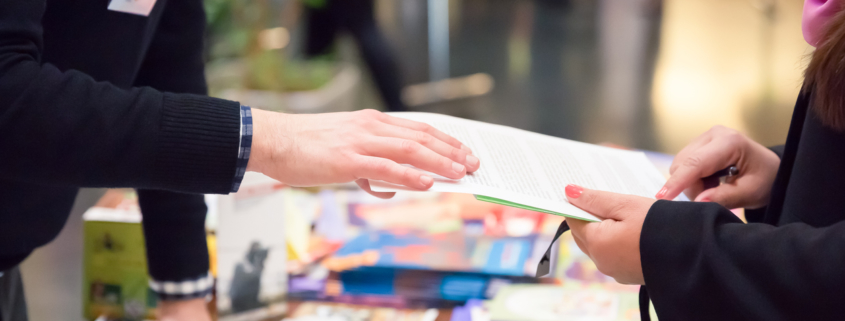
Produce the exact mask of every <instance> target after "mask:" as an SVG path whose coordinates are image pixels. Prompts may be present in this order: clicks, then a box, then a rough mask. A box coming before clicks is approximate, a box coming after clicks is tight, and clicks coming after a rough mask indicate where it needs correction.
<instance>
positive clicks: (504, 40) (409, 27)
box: [23, 0, 812, 321]
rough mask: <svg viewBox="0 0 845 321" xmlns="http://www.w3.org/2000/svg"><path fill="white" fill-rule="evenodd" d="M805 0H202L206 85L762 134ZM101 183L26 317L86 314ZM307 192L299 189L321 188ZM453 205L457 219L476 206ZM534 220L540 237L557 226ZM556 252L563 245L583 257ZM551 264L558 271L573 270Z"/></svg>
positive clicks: (768, 129) (787, 96)
mask: <svg viewBox="0 0 845 321" xmlns="http://www.w3.org/2000/svg"><path fill="white" fill-rule="evenodd" d="M802 3H803V1H801V0H534V1H531V0H373V1H368V0H338V1H332V0H251V1H243V0H205V4H206V9H207V14H208V21H209V31H208V39H207V58H208V68H207V77H208V81H209V85H210V88H211V94H212V95H213V96H218V97H223V98H228V99H235V100H239V101H241V102H243V103H245V104H248V105H251V106H253V107H256V108H263V109H270V110H278V111H284V112H292V113H314V112H330V111H347V110H357V109H364V108H375V109H380V110H385V111H389V110H392V111H406V110H409V111H422V112H435V113H442V114H448V115H453V116H458V117H463V118H469V119H476V120H480V121H485V122H491V123H496V124H503V125H508V126H513V127H517V128H521V129H525V130H530V131H535V132H540V133H544V134H548V135H553V136H557V137H562V138H567V139H573V140H579V141H585V142H590V143H613V144H617V145H621V146H627V147H631V148H638V149H646V150H653V151H658V152H663V153H668V154H674V153H676V152H678V151H679V150H680V149H681V148H682V147H683V146H684V145H685V144H686V143H687V142H688V141H689V140H691V139H692V138H694V137H695V136H697V135H699V134H701V133H703V132H704V131H706V130H707V129H708V128H710V127H712V126H714V125H724V126H728V127H732V128H736V129H738V130H740V131H742V132H745V133H747V134H748V135H750V136H751V137H752V138H754V139H756V140H758V141H760V142H762V143H764V144H766V145H774V144H780V143H782V142H783V141H784V139H785V137H786V130H787V127H788V123H789V119H790V117H791V113H792V107H793V103H794V101H795V98H796V96H797V93H798V91H799V89H800V86H801V82H802V72H803V68H804V67H805V65H806V63H807V61H808V59H807V55H808V54H810V53H811V52H812V48H811V47H809V46H808V45H807V44H806V43H805V42H804V41H803V38H802V36H801V26H800V19H801V8H802ZM103 193H104V191H103V190H84V191H83V192H82V193H80V195H79V197H78V199H77V204H76V206H75V208H74V212H73V214H72V216H71V219H70V223H69V224H68V225H67V226H66V227H65V230H64V231H63V232H62V234H61V235H60V236H59V238H58V239H57V241H54V242H53V243H51V244H50V245H48V246H46V247H44V248H42V249H39V250H38V251H36V252H35V254H34V255H33V256H31V257H30V258H29V259H28V260H27V261H26V262H25V263H24V265H23V268H24V278H25V283H26V284H27V289H26V290H27V299H28V301H29V303H30V311H31V312H30V316H31V318H32V320H35V321H37V320H53V319H68V318H67V317H66V316H68V315H71V316H81V315H82V311H81V309H82V298H80V293H82V282H81V280H80V275H82V269H83V267H82V266H83V265H82V262H81V260H82V257H83V256H82V252H83V249H82V248H83V246H82V242H83V241H82V239H83V236H82V235H83V233H82V230H83V227H82V225H83V223H82V219H81V216H82V213H83V212H84V211H85V210H86V209H87V208H89V207H90V206H92V205H93V204H94V203H95V202H96V200H97V199H99V198H100V197H101V196H102V195H103ZM310 193H311V194H303V195H306V196H301V197H303V199H308V197H317V198H319V197H320V196H315V195H320V194H319V192H317V191H311V192H310ZM344 193H346V192H344ZM307 195H311V196H307ZM465 201H466V200H459V201H454V200H452V199H451V198H450V196H449V195H441V196H437V195H435V196H428V201H425V200H423V201H420V200H419V199H410V200H408V199H404V200H398V201H397V202H399V203H396V204H392V203H391V204H392V205H390V204H388V205H389V206H404V205H407V204H418V203H419V202H423V203H425V204H429V205H431V204H440V205H437V206H446V207H449V206H453V205H448V204H464V205H465V203H464V202H465ZM348 202H350V204H352V203H355V204H358V203H367V202H369V201H360V200H358V201H352V200H350V201H348ZM356 202H358V203H356ZM402 202H405V203H402ZM408 202H410V203H408ZM426 202H427V203H426ZM456 202H457V203H456ZM403 204H404V205H403ZM443 204H447V205H443ZM388 205H384V206H388ZM464 205H461V206H464ZM372 210H373V209H370V211H372ZM404 210H407V209H404ZM500 211H501V209H500ZM497 213H499V214H496V215H499V216H498V217H499V219H502V215H505V216H508V215H512V214H502V213H501V212H497ZM349 215H355V213H350V214H349ZM456 215H458V216H460V217H462V218H463V222H464V223H461V224H464V225H460V226H463V229H462V231H466V228H468V227H469V226H471V224H470V223H467V222H469V221H468V220H470V221H471V220H475V219H478V218H479V217H481V218H482V220H483V218H484V217H485V216H484V215H481V214H478V213H475V214H472V215H476V216H475V217H474V218H469V219H468V218H466V217H463V216H462V215H463V214H460V213H458V214H456ZM477 215H481V216H477ZM513 215H515V217H523V216H524V215H527V214H513ZM529 216H530V215H529ZM532 217H533V216H532ZM517 221H519V220H517ZM312 223H313V222H312ZM523 223H524V222H523ZM367 224H369V223H367ZM367 224H364V226H368V225H367ZM519 224H522V223H519ZM532 224H534V225H535V227H536V230H532V233H536V234H538V235H544V233H545V234H548V230H549V227H548V226H552V227H551V229H552V232H553V230H554V226H553V225H554V224H552V223H548V222H545V221H543V220H540V221H536V222H534V223H532ZM549 224H551V225H549ZM482 226H483V224H482ZM482 234H484V233H482ZM494 234H495V233H494ZM535 241H536V239H535ZM545 244H548V243H545ZM335 250H337V249H336V248H335ZM570 250H572V251H577V247H576V248H574V249H570ZM341 251H343V250H341ZM567 251H569V250H567ZM567 253H569V252H567ZM567 255H570V256H569V257H561V258H559V259H560V260H568V261H567V262H568V263H566V264H570V265H571V264H573V262H580V261H578V259H573V257H574V258H577V257H578V255H577V253H576V254H572V253H570V254H567ZM532 257H533V256H532ZM300 263H302V262H300ZM347 263H348V262H347ZM532 264H534V263H533V262H532ZM579 264H580V263H579ZM584 264H587V263H584ZM560 269H561V271H563V272H561V273H562V274H559V275H558V277H560V278H562V279H563V280H565V279H566V276H565V274H566V273H565V271H569V268H568V267H561V268H560ZM579 269H580V268H579ZM299 272H302V271H299ZM590 273H598V272H597V271H594V270H591V272H590ZM590 275H593V274H590ZM573 278H574V279H578V278H579V277H573ZM580 278H581V279H583V278H584V277H583V275H582V276H581V277H580ZM587 279H588V280H586V281H589V282H593V281H596V277H587ZM598 279H599V282H611V283H612V280H609V281H608V280H605V279H601V278H600V277H599V278H598ZM560 282H564V283H566V282H565V281H558V285H560V284H559V283H560ZM601 289H605V290H607V289H609V290H612V291H617V290H618V291H622V293H625V295H627V296H630V295H636V294H635V292H631V291H632V290H631V289H628V288H624V287H623V288H616V287H610V288H604V287H603V288H601ZM620 300H622V301H614V302H617V305H619V304H621V305H625V304H628V303H630V302H628V301H625V300H628V299H620ZM619 302H622V303H619ZM625 302H628V303H625ZM614 307H616V306H614ZM631 317H633V316H631ZM441 319H442V318H441ZM609 319H610V320H615V319H617V318H609ZM618 319H624V318H622V316H620V317H619V318H618ZM309 320H310V319H309ZM426 320H427V319H426ZM432 320H434V319H432ZM446 320H448V319H446Z"/></svg>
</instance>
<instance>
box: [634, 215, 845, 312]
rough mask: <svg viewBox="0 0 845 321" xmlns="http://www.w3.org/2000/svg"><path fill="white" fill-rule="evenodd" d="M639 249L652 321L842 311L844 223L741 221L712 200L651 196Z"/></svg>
mask: <svg viewBox="0 0 845 321" xmlns="http://www.w3.org/2000/svg"><path fill="white" fill-rule="evenodd" d="M640 251H641V257H642V268H643V275H644V277H645V282H646V286H647V287H648V293H649V295H650V296H651V298H652V300H653V302H654V306H655V309H656V311H657V315H658V317H659V318H660V320H800V319H816V320H818V319H825V320H829V319H838V318H841V317H842V315H845V304H842V302H845V291H843V290H842V289H845V273H842V271H843V270H845V255H842V253H843V252H845V222H842V223H839V224H835V225H832V226H829V227H825V228H814V227H811V226H809V225H806V224H803V223H793V224H787V225H784V226H780V227H775V226H772V225H768V224H762V223H751V224H744V223H742V222H741V221H740V220H739V219H738V218H737V217H736V216H734V215H733V214H732V213H731V212H730V211H728V210H727V209H725V208H724V207H721V206H719V205H718V204H715V203H691V202H667V201H658V202H656V203H655V204H654V205H653V206H652V208H651V210H650V211H649V213H648V216H647V217H646V219H645V223H644V225H643V230H642V236H641V238H640Z"/></svg>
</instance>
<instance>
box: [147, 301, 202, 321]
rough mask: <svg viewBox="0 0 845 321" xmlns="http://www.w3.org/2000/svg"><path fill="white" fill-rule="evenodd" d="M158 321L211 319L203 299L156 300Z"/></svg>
mask: <svg viewBox="0 0 845 321" xmlns="http://www.w3.org/2000/svg"><path fill="white" fill-rule="evenodd" d="M158 319H159V321H211V314H209V313H208V308H207V307H206V302H205V299H203V298H198V299H190V300H172V301H159V302H158Z"/></svg>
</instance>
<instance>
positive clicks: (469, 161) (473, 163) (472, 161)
mask: <svg viewBox="0 0 845 321" xmlns="http://www.w3.org/2000/svg"><path fill="white" fill-rule="evenodd" d="M478 162H479V160H478V157H475V156H472V155H467V164H468V165H469V166H472V167H475V166H478Z"/></svg>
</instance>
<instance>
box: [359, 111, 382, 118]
mask: <svg viewBox="0 0 845 321" xmlns="http://www.w3.org/2000/svg"><path fill="white" fill-rule="evenodd" d="M361 114H363V115H364V116H366V117H369V118H373V119H378V118H380V117H381V115H382V113H381V112H379V111H377V110H375V109H364V110H362V111H361Z"/></svg>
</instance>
